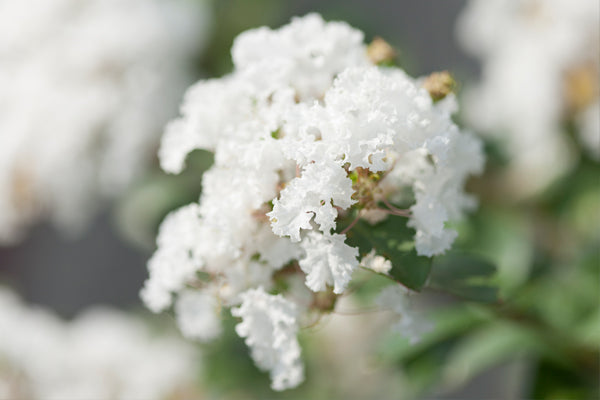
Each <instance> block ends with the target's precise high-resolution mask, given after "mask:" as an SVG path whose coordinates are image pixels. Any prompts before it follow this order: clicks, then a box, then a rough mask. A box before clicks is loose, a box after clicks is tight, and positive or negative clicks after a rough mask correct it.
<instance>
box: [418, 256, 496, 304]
mask: <svg viewBox="0 0 600 400" xmlns="http://www.w3.org/2000/svg"><path fill="white" fill-rule="evenodd" d="M495 276H496V267H495V266H494V265H493V264H491V263H490V262H489V261H487V260H484V259H482V258H479V257H476V256H471V255H466V254H456V253H450V254H447V255H445V256H441V257H436V258H435V259H434V261H433V266H432V272H431V278H430V282H429V286H430V287H432V288H435V289H439V290H442V291H444V292H447V293H450V294H453V295H456V296H458V297H461V298H463V299H465V300H471V301H479V302H484V303H493V302H495V301H496V300H497V299H498V287H497V286H496V284H495V282H494V278H495Z"/></svg>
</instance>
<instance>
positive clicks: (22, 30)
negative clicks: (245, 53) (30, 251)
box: [0, 0, 209, 243]
mask: <svg viewBox="0 0 600 400" xmlns="http://www.w3.org/2000/svg"><path fill="white" fill-rule="evenodd" d="M207 14H208V9H207V7H206V6H205V5H204V3H203V2H202V1H197V2H190V1H185V0H127V1H121V0H86V1H79V0H31V1H26V2H23V1H20V0H2V1H0V87H1V88H2V89H1V91H0V242H4V243H8V242H14V241H16V240H18V239H19V238H20V237H21V236H22V235H23V233H24V230H25V228H26V227H27V225H29V224H31V223H33V222H35V221H37V220H39V219H42V218H47V219H49V220H51V221H52V222H53V223H54V224H56V225H57V226H59V227H61V228H65V229H66V230H67V232H70V231H73V230H77V229H80V228H81V227H82V226H83V225H84V224H85V222H86V221H87V220H88V219H89V218H90V217H91V215H92V212H93V211H94V210H95V209H96V207H97V206H98V205H99V204H98V203H99V200H100V199H103V198H110V197H114V196H115V195H118V194H119V193H121V192H122V191H123V190H124V189H125V188H126V187H127V186H128V185H130V183H131V182H132V181H133V180H134V178H135V177H137V176H139V175H140V174H141V173H142V172H143V171H144V170H145V169H146V168H147V167H148V166H149V164H150V162H151V161H152V158H153V151H154V149H155V148H156V146H157V143H158V140H159V135H160V130H161V128H162V126H163V125H164V123H165V122H166V121H167V120H168V119H169V118H170V117H172V116H173V114H174V112H175V110H176V104H177V99H178V98H179V96H180V95H181V93H182V92H183V89H184V88H185V87H186V86H187V85H189V83H190V80H191V78H192V70H191V61H192V58H193V57H195V56H196V55H197V53H198V51H199V50H200V49H201V47H202V46H203V42H204V38H205V37H206V30H207V28H208V25H209V23H208V22H209V21H208V18H207V17H208V15H207Z"/></svg>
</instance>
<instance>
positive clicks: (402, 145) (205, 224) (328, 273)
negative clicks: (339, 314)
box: [142, 14, 483, 390]
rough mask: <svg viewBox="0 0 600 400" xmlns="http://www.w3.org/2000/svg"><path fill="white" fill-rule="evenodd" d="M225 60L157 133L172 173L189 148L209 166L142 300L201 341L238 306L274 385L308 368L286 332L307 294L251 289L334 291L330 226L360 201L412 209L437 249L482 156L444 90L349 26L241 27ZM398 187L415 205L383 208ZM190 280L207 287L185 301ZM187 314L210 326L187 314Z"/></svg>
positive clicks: (335, 252) (347, 270)
mask: <svg viewBox="0 0 600 400" xmlns="http://www.w3.org/2000/svg"><path fill="white" fill-rule="evenodd" d="M232 56H233V61H234V66H235V69H234V71H233V72H232V73H231V74H229V75H227V76H225V77H223V78H220V79H212V80H207V81H201V82H198V83H197V84H195V85H194V86H193V87H191V88H190V89H189V91H188V93H187V95H186V98H185V101H184V103H183V106H182V108H181V113H182V116H181V118H179V119H177V120H175V121H173V122H172V123H171V124H170V125H169V126H168V128H167V130H166V133H165V135H164V136H163V140H162V145H161V148H160V152H159V156H160V160H161V165H162V167H163V169H165V170H166V171H168V172H172V173H178V172H180V171H181V170H182V169H183V167H184V163H185V158H186V155H187V154H188V153H189V152H190V151H192V150H194V149H205V150H208V151H211V152H214V154H215V164H214V166H213V167H212V168H211V169H210V170H209V171H207V172H206V173H205V174H204V176H203V180H202V186H203V193H202V196H201V198H200V201H199V203H197V204H190V205H188V206H186V207H183V208H182V209H180V210H177V211H175V212H173V213H172V214H171V215H169V216H168V217H167V218H166V220H165V221H164V222H163V224H162V226H161V228H160V232H159V235H158V239H157V244H158V249H157V251H156V253H155V254H154V256H153V257H152V259H151V260H150V262H149V265H148V269H149V272H150V278H149V279H148V280H147V282H146V284H145V287H144V289H143V291H142V298H143V299H144V301H145V303H146V304H147V305H148V307H149V308H151V309H152V310H154V311H156V312H158V311H161V310H164V309H166V308H168V307H169V306H170V305H171V304H172V302H173V300H174V298H173V296H175V298H176V299H175V303H176V304H175V311H176V312H177V313H178V314H185V315H183V316H182V315H179V316H178V319H179V320H180V323H181V325H182V329H183V332H184V333H186V334H187V335H189V336H190V337H197V338H203V339H206V338H209V337H212V336H214V335H216V334H218V332H219V330H218V329H217V328H215V323H217V320H216V318H218V316H217V313H216V312H215V311H218V310H219V305H224V306H226V307H233V306H236V305H239V304H241V306H240V307H239V308H234V309H232V313H233V314H234V315H236V316H239V317H241V318H242V322H241V323H240V325H238V329H237V331H238V333H239V334H240V335H241V336H243V337H245V338H246V343H247V344H248V345H249V346H250V347H251V348H252V357H253V358H254V360H255V361H256V363H257V364H258V365H259V366H261V367H263V368H265V369H269V370H270V371H271V376H272V379H273V384H272V386H273V388H274V389H277V390H281V389H285V388H289V387H293V386H295V385H297V384H298V383H299V382H300V381H301V379H302V368H301V366H300V365H299V364H298V363H299V349H298V345H297V341H296V339H295V333H296V330H297V322H296V320H297V315H298V314H299V313H300V312H301V311H302V310H303V309H304V308H306V306H307V305H306V304H296V306H294V304H293V303H294V302H293V301H292V300H291V298H292V296H289V297H290V298H289V299H288V298H284V297H282V296H281V295H271V294H267V293H266V292H264V291H263V290H262V289H256V288H258V287H264V288H265V290H270V289H271V288H273V283H274V281H275V279H274V276H277V275H281V276H283V277H285V276H289V275H294V274H295V276H297V275H298V274H302V273H304V275H305V283H306V286H307V287H308V288H309V289H310V290H312V291H314V292H318V291H326V290H329V289H328V288H331V290H332V291H333V294H334V295H335V294H341V293H343V292H344V290H345V289H346V287H347V286H348V284H349V282H350V280H351V278H352V273H353V271H354V270H355V269H356V268H357V266H358V265H359V260H358V257H359V251H358V249H357V248H354V247H352V246H350V245H348V244H346V243H345V241H346V235H345V233H344V232H338V233H336V228H337V226H338V222H339V220H340V218H343V217H349V215H350V214H351V213H352V212H353V210H354V209H357V208H361V209H362V211H361V212H365V213H366V214H364V215H367V214H369V212H371V214H372V212H380V213H382V214H381V215H378V217H377V218H376V219H381V218H386V217H387V216H388V215H390V214H394V213H396V214H398V215H400V214H402V215H404V216H405V217H406V216H409V215H410V219H409V222H408V223H409V224H410V226H412V227H414V228H415V230H416V235H415V241H416V248H417V251H418V253H419V254H421V255H427V256H431V255H434V254H440V253H443V252H444V251H445V250H446V249H448V248H449V247H450V245H451V243H452V241H453V240H454V237H455V236H456V233H455V232H454V231H452V230H450V229H448V228H446V227H445V223H446V222H447V221H448V220H449V219H452V218H457V217H460V216H461V214H462V212H463V211H464V210H465V209H467V208H469V207H471V206H473V205H474V200H473V199H472V198H471V197H469V196H468V195H466V194H465V193H464V192H463V184H464V181H465V179H466V177H467V176H468V175H469V174H472V173H476V172H479V171H480V170H481V168H482V164H483V158H482V153H481V149H480V144H479V142H478V141H477V140H475V139H474V138H473V137H472V136H470V135H467V134H465V133H462V132H460V130H459V129H458V128H457V126H456V125H455V124H454V123H453V121H452V119H451V114H452V113H453V112H454V111H455V108H456V104H455V99H454V97H453V95H451V94H450V95H448V96H447V97H446V98H444V99H443V100H441V101H439V102H434V101H433V100H432V97H431V96H430V93H429V92H428V91H427V90H426V89H424V88H423V86H422V85H423V81H422V80H415V79H412V78H410V77H409V76H407V75H406V74H405V73H404V72H403V71H402V70H400V69H398V68H389V67H388V68H384V67H378V66H376V65H374V64H373V63H372V62H371V61H370V60H369V58H368V57H367V51H366V46H365V45H364V44H363V34H362V33H361V32H360V31H357V30H355V29H353V28H351V27H350V26H348V25H347V24H345V23H341V22H329V23H326V22H324V21H323V19H321V17H320V16H318V15H316V14H310V15H307V16H305V17H302V18H295V19H293V20H292V22H291V23H290V24H289V25H286V26H284V27H282V28H280V29H278V30H271V29H268V28H259V29H255V30H250V31H247V32H245V33H243V34H241V35H240V36H238V37H237V39H236V40H235V42H234V45H233V49H232ZM353 177H354V178H355V179H354V180H353ZM407 189H408V190H409V191H412V193H414V203H413V205H412V206H411V207H410V210H403V211H402V212H400V210H398V209H397V208H396V207H394V206H393V205H392V203H395V204H399V202H400V201H402V200H403V199H404V198H405V197H406V195H405V194H406V191H407ZM403 196H404V197H403ZM380 202H386V203H387V204H389V205H390V206H391V208H389V209H386V210H384V211H385V212H384V211H381V210H379V209H378V207H379V206H378V204H379V203H380ZM393 218H398V220H399V221H398V223H401V224H404V223H406V220H402V219H401V218H400V217H393ZM367 219H369V220H372V219H373V215H370V218H367ZM379 264H382V262H380V261H379ZM380 269H382V270H385V269H386V268H385V266H380ZM200 273H201V274H202V276H204V277H206V276H208V277H209V279H204V278H203V277H201V276H200V275H199V274H200ZM189 290H198V291H200V292H202V293H203V294H202V295H198V296H197V297H195V300H193V301H192V300H190V298H189V297H188V295H187V294H186V293H188V291H189ZM207 294H210V295H212V296H213V297H215V298H216V299H217V300H210V299H209V296H207ZM196 301H197V302H198V303H203V305H200V304H196V305H193V304H192V302H196ZM184 303H185V304H184ZM192 309H194V310H198V311H193V312H192V311H191V310H192ZM194 312H195V313H196V314H195V315H196V318H199V319H201V320H202V321H204V322H202V323H201V324H200V323H198V324H196V323H194V322H192V321H190V319H189V318H190V316H191V315H194V314H193V313H194ZM211 312H212V316H211V315H210V313H211ZM204 328H206V332H203V331H202V330H203V329H204Z"/></svg>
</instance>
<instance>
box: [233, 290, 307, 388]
mask: <svg viewBox="0 0 600 400" xmlns="http://www.w3.org/2000/svg"><path fill="white" fill-rule="evenodd" d="M241 298H242V304H241V305H240V306H239V307H237V308H232V309H231V313H232V315H234V316H236V317H240V318H242V322H240V323H239V324H238V325H237V326H236V327H235V330H236V332H237V333H238V335H240V336H241V337H243V338H245V339H246V344H247V345H248V347H250V350H251V355H252V358H253V359H254V362H256V364H257V365H258V366H259V367H260V368H261V369H264V370H268V371H270V374H271V382H272V383H271V387H272V388H273V389H274V390H285V389H288V388H292V387H296V386H298V384H299V383H300V382H302V381H303V380H304V366H303V364H302V361H301V359H300V345H299V344H298V339H296V334H297V332H298V324H297V322H296V319H297V308H296V305H295V304H294V303H293V302H291V301H289V300H286V299H285V298H283V296H281V295H270V294H267V293H266V292H265V291H264V289H263V288H262V287H259V288H258V289H250V290H248V291H246V292H244V293H242V295H241Z"/></svg>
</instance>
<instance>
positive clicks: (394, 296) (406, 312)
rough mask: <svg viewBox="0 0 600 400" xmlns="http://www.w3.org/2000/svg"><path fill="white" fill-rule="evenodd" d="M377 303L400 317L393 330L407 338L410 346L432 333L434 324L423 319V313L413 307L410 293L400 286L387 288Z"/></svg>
mask: <svg viewBox="0 0 600 400" xmlns="http://www.w3.org/2000/svg"><path fill="white" fill-rule="evenodd" d="M376 303H377V304H378V305H379V306H380V307H382V308H384V309H389V310H390V311H392V312H394V313H395V314H397V315H398V317H399V319H398V320H397V321H396V322H395V323H394V324H393V326H392V329H393V330H394V331H396V332H398V333H399V334H400V335H402V336H404V337H406V338H407V339H408V341H409V342H410V344H415V343H418V342H419V341H421V338H422V336H423V335H424V334H426V333H428V332H430V331H431V330H432V329H433V327H434V325H433V322H431V321H429V320H428V319H426V318H425V317H423V315H422V312H419V311H418V310H415V309H414V307H413V306H412V305H411V301H410V292H409V291H408V289H405V288H404V287H402V286H400V285H392V286H387V287H385V288H384V289H383V290H382V291H381V293H380V294H379V296H378V297H377V299H376Z"/></svg>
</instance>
